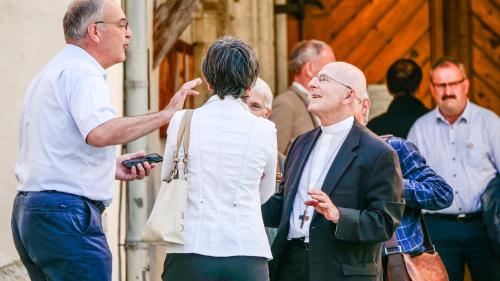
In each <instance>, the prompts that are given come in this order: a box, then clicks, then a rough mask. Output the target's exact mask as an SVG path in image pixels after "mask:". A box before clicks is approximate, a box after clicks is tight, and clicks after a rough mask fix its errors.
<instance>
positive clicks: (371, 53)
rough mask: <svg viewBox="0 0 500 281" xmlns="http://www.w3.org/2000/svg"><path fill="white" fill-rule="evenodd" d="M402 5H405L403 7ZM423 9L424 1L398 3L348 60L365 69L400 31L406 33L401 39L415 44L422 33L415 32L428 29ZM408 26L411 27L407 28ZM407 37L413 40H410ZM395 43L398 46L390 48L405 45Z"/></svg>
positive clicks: (424, 6) (354, 49) (393, 45)
mask: <svg viewBox="0 0 500 281" xmlns="http://www.w3.org/2000/svg"><path fill="white" fill-rule="evenodd" d="M403 3H404V4H405V5H403ZM421 4H424V5H421ZM424 9H427V5H425V1H410V2H406V1H405V2H403V1H401V2H399V4H398V5H396V6H395V7H394V8H393V9H391V10H390V11H389V13H387V14H386V16H385V17H384V18H383V19H382V20H381V21H380V22H379V23H377V25H376V26H375V27H374V28H373V29H372V30H371V31H370V32H369V33H368V35H367V36H365V38H363V40H362V41H361V42H360V43H359V44H358V45H357V46H356V47H355V48H353V52H352V53H351V55H350V56H349V57H348V60H349V61H352V62H353V64H355V65H358V66H360V67H362V68H365V67H367V66H368V65H369V64H370V62H371V61H372V60H373V59H375V57H376V56H377V55H378V54H379V53H380V51H381V50H382V49H383V48H384V46H386V45H387V44H390V43H391V41H394V40H397V39H396V37H394V36H398V35H397V34H401V32H402V30H404V31H405V32H406V35H405V36H403V37H404V38H403V39H404V40H410V41H413V42H412V44H413V43H415V42H416V40H417V39H418V38H420V36H421V35H422V33H423V32H421V33H419V34H417V33H416V32H415V30H421V29H422V28H425V29H427V27H428V18H427V14H428V12H426V11H423V10H424ZM408 25H410V26H411V27H410V28H408ZM399 37H401V35H399ZM409 37H415V38H411V39H410V38H409ZM397 43H398V44H392V45H391V46H392V47H398V45H401V44H399V43H402V44H405V43H404V41H399V40H398V41H397ZM410 46H411V45H410ZM406 47H407V48H406V49H405V52H402V53H401V55H400V56H402V55H403V54H404V53H406V50H408V49H409V48H408V45H407V44H406ZM386 50H387V49H386ZM389 52H392V50H391V49H389ZM377 60H378V58H377Z"/></svg>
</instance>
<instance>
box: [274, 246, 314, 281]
mask: <svg viewBox="0 0 500 281" xmlns="http://www.w3.org/2000/svg"><path fill="white" fill-rule="evenodd" d="M308 247H309V246H308V244H305V243H304V242H303V241H301V240H300V239H292V240H290V241H288V243H287V245H286V249H285V251H286V252H285V254H284V255H283V259H282V260H281V261H280V265H279V268H278V272H277V274H276V277H277V278H276V280H277V281H307V280H309V248H308Z"/></svg>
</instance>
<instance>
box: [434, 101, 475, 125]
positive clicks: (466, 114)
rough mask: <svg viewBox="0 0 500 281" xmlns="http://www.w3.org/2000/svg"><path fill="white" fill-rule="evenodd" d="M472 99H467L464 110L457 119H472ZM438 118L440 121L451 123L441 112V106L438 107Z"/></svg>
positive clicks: (466, 120)
mask: <svg viewBox="0 0 500 281" xmlns="http://www.w3.org/2000/svg"><path fill="white" fill-rule="evenodd" d="M470 107H471V106H470V101H469V99H467V104H466V105H465V109H464V111H463V112H462V114H461V115H460V117H458V119H457V121H460V120H464V122H468V121H469V119H470V115H471V113H470V111H471V109H470ZM436 120H438V121H442V122H444V123H446V124H449V122H448V120H446V118H445V117H444V116H443V114H441V111H440V110H439V107H436Z"/></svg>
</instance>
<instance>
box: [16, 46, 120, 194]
mask: <svg viewBox="0 0 500 281" xmlns="http://www.w3.org/2000/svg"><path fill="white" fill-rule="evenodd" d="M105 79H106V71H105V70H104V69H103V68H102V66H101V65H100V64H99V63H98V62H97V61H96V60H95V59H94V58H93V57H92V56H91V55H90V54H89V53H87V52H86V51H85V50H84V49H82V48H80V47H77V46H75V45H71V44H67V45H66V46H65V47H64V49H63V50H62V51H61V52H60V53H59V54H57V55H56V56H55V57H54V58H53V59H52V60H51V61H50V62H49V63H48V64H47V65H46V66H45V67H44V68H43V69H42V71H41V72H40V73H39V74H38V75H37V76H36V77H35V78H34V79H33V81H32V82H31V84H30V86H29V88H28V90H27V92H26V97H25V100H24V104H23V110H22V115H21V121H20V126H19V159H18V161H17V164H16V172H15V173H16V178H17V180H18V182H19V185H18V187H17V190H20V191H43V190H56V191H60V192H66V193H71V194H75V195H80V196H84V197H86V198H89V199H92V200H100V201H105V203H109V202H110V201H111V198H112V196H113V186H114V185H113V181H114V176H115V169H116V163H115V159H116V147H115V146H107V147H102V148H99V147H94V146H91V145H89V144H87V143H86V138H87V135H88V133H89V132H90V131H91V130H92V129H94V128H96V127H97V126H99V125H101V124H103V123H105V122H107V121H109V120H111V119H113V118H115V117H116V110H115V108H114V107H113V106H112V105H111V97H110V94H109V90H108V87H107V85H106V80H105Z"/></svg>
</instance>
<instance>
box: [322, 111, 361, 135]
mask: <svg viewBox="0 0 500 281" xmlns="http://www.w3.org/2000/svg"><path fill="white" fill-rule="evenodd" d="M353 124H354V117H353V116H349V117H347V118H346V119H344V120H342V121H340V122H338V123H335V124H333V125H329V126H323V125H322V126H321V131H322V132H323V133H325V134H328V135H332V134H336V133H339V132H342V131H345V130H349V129H351V128H352V125H353Z"/></svg>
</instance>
